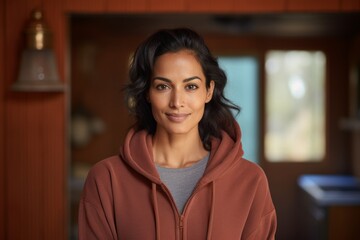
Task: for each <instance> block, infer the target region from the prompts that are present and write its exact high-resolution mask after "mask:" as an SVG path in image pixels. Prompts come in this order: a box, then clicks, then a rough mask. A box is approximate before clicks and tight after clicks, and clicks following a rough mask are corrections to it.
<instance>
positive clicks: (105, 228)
mask: <svg viewBox="0 0 360 240" xmlns="http://www.w3.org/2000/svg"><path fill="white" fill-rule="evenodd" d="M109 179H110V176H109V173H108V171H106V168H105V167H103V166H101V165H97V166H95V167H94V168H93V169H91V171H90V172H89V174H88V177H87V179H86V182H85V185H84V189H83V193H82V197H81V200H80V206H79V216H78V225H79V232H78V235H79V240H85V239H86V240H92V239H109V240H110V239H114V240H115V239H117V235H116V227H115V221H114V213H113V210H112V209H113V207H112V202H113V201H112V195H111V189H110V188H111V183H110V182H109Z"/></svg>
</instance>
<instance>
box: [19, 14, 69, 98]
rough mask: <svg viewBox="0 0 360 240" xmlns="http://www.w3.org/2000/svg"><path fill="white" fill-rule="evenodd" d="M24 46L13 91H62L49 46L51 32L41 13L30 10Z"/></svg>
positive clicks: (62, 87) (52, 53)
mask: <svg viewBox="0 0 360 240" xmlns="http://www.w3.org/2000/svg"><path fill="white" fill-rule="evenodd" d="M25 33H26V48H25V49H24V50H23V52H22V56H21V62H20V70H19V75H18V79H17V81H16V83H15V84H14V85H13V86H12V89H13V90H15V91H47V92H48V91H62V90H63V89H64V86H63V84H61V82H60V79H59V75H58V71H57V65H56V59H55V54H54V52H53V50H52V48H51V37H52V36H51V32H50V30H49V28H48V27H47V26H46V25H45V23H44V21H43V13H42V12H41V11H39V10H35V11H33V12H32V19H31V21H30V22H29V24H28V27H27V28H26V31H25Z"/></svg>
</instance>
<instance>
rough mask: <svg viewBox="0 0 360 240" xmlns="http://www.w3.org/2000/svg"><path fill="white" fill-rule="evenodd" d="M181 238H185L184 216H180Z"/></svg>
mask: <svg viewBox="0 0 360 240" xmlns="http://www.w3.org/2000/svg"><path fill="white" fill-rule="evenodd" d="M179 235H180V236H179V238H180V239H183V238H184V216H183V215H180V218H179Z"/></svg>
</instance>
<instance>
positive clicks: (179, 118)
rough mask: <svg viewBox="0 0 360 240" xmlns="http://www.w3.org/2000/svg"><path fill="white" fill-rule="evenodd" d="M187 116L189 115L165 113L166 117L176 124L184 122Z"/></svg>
mask: <svg viewBox="0 0 360 240" xmlns="http://www.w3.org/2000/svg"><path fill="white" fill-rule="evenodd" d="M189 115H190V114H189V113H166V117H167V118H168V119H169V120H170V121H172V122H177V123H180V122H182V121H184V120H185V119H186V118H187V117H188V116H189Z"/></svg>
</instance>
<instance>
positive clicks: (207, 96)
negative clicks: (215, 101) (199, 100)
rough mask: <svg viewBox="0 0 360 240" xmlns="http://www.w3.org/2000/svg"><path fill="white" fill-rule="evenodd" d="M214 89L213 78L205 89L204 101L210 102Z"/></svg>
mask: <svg viewBox="0 0 360 240" xmlns="http://www.w3.org/2000/svg"><path fill="white" fill-rule="evenodd" d="M214 89H215V82H214V80H211V81H210V87H209V88H208V89H207V93H206V101H205V102H206V103H208V102H210V101H211V99H212V96H213V93H214Z"/></svg>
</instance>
